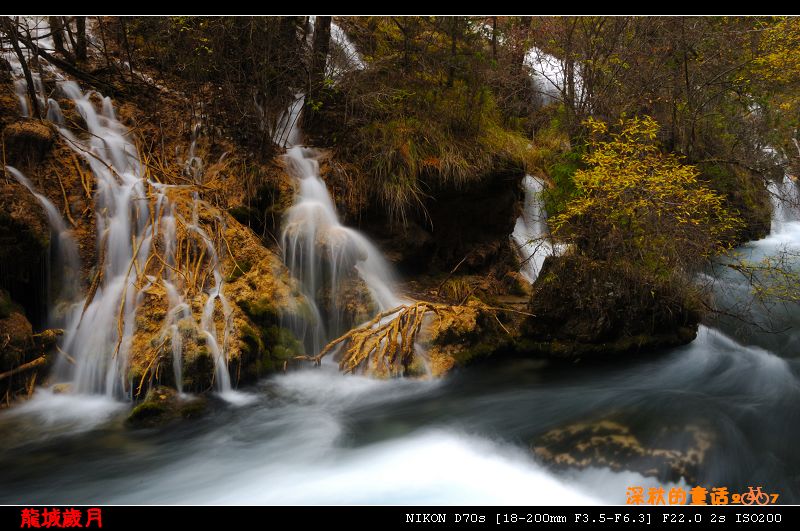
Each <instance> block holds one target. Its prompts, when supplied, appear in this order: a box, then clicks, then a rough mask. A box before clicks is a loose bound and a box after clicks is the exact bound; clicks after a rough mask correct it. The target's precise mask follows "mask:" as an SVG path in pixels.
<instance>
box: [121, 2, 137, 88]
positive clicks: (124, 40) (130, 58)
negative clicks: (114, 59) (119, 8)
mask: <svg viewBox="0 0 800 531" xmlns="http://www.w3.org/2000/svg"><path fill="white" fill-rule="evenodd" d="M119 26H120V30H121V32H122V44H123V45H124V46H125V55H127V56H128V70H129V71H130V73H131V81H134V80H135V78H134V74H133V56H132V55H131V45H130V43H129V42H128V25H127V24H126V23H125V17H119Z"/></svg>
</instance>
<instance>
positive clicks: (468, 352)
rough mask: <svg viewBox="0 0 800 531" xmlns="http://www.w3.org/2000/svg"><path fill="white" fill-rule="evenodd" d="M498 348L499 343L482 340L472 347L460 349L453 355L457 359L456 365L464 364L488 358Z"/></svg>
mask: <svg viewBox="0 0 800 531" xmlns="http://www.w3.org/2000/svg"><path fill="white" fill-rule="evenodd" d="M498 348H499V345H497V344H493V343H489V342H481V343H478V344H477V345H474V346H472V347H470V348H466V349H464V350H461V351H459V352H458V353H457V354H455V356H453V357H454V358H455V360H456V365H459V366H464V365H466V364H468V363H472V362H475V361H478V360H481V359H484V358H488V357H489V356H491V355H492V354H494V353H495V352H496V351H497V349H498Z"/></svg>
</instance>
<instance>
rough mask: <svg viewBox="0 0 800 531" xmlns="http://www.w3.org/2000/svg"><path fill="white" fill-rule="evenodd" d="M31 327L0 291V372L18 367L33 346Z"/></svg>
mask: <svg viewBox="0 0 800 531" xmlns="http://www.w3.org/2000/svg"><path fill="white" fill-rule="evenodd" d="M32 336H33V327H31V323H30V322H29V321H28V320H27V319H26V318H25V315H24V314H23V313H22V308H21V307H20V306H19V305H17V304H15V303H14V301H12V300H11V297H10V296H9V294H8V292H6V291H3V290H0V372H4V371H7V370H10V369H13V368H14V367H16V366H18V365H19V364H20V363H22V362H23V360H24V355H25V352H26V351H27V350H29V349H30V348H31V346H32V345H33V337H32Z"/></svg>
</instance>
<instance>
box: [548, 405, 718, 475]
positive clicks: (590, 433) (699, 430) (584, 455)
mask: <svg viewBox="0 0 800 531" xmlns="http://www.w3.org/2000/svg"><path fill="white" fill-rule="evenodd" d="M713 439H714V436H713V434H712V433H711V432H710V431H708V430H707V429H705V428H703V427H701V426H698V425H681V426H669V425H664V424H661V423H659V426H658V427H657V428H656V429H643V428H642V427H639V428H636V429H634V428H633V427H631V426H629V425H627V424H625V423H624V421H622V420H620V419H616V418H604V419H600V420H590V421H582V422H575V423H573V424H569V425H566V426H562V427H558V428H554V429H552V430H550V431H548V432H547V433H545V434H544V435H542V436H540V437H538V438H537V439H536V440H535V441H534V442H533V445H532V447H533V452H534V455H535V456H536V457H537V458H538V459H539V460H540V461H542V462H543V463H544V464H546V465H548V466H550V467H552V468H554V469H557V470H564V469H578V470H582V469H585V468H589V467H592V468H610V469H611V470H613V471H615V472H621V471H625V470H630V471H634V472H638V473H640V474H642V475H644V476H652V477H655V478H657V479H658V480H659V481H662V482H678V481H680V480H681V479H683V480H685V481H686V482H688V483H690V484H696V483H697V481H698V480H699V478H698V477H697V476H698V473H699V471H700V469H701V467H702V466H703V464H704V461H705V457H706V453H707V451H708V450H709V448H711V444H712V442H713Z"/></svg>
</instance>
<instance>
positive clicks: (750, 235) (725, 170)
mask: <svg viewBox="0 0 800 531" xmlns="http://www.w3.org/2000/svg"><path fill="white" fill-rule="evenodd" d="M698 167H699V169H700V172H701V174H700V178H701V179H702V180H703V181H705V182H706V183H708V185H709V186H710V187H711V188H712V189H713V190H714V191H716V192H719V193H720V194H722V195H724V196H725V199H726V200H727V202H728V205H729V209H730V210H731V211H734V212H738V214H739V216H740V217H741V218H742V220H743V221H744V226H743V229H742V230H741V231H740V232H739V234H738V235H737V240H736V241H735V242H733V243H741V242H744V241H748V240H755V239H758V238H762V237H764V236H766V235H767V234H769V229H770V220H771V217H772V205H771V202H770V199H769V192H768V191H767V189H766V187H765V186H764V177H763V176H762V175H759V174H756V173H754V172H752V171H750V170H747V169H744V168H741V167H738V166H735V165H732V164H714V163H706V164H700V165H699V166H698Z"/></svg>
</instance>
